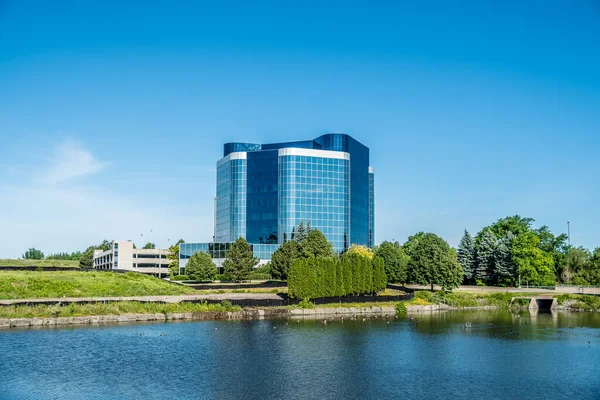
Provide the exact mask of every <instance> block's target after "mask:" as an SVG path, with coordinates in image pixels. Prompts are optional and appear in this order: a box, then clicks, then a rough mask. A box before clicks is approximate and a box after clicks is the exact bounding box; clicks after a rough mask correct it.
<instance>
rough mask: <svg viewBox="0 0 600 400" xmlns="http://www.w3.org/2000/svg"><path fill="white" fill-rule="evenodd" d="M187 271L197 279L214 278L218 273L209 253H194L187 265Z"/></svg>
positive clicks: (191, 276) (187, 273)
mask: <svg viewBox="0 0 600 400" xmlns="http://www.w3.org/2000/svg"><path fill="white" fill-rule="evenodd" d="M185 273H186V275H188V276H189V277H190V278H192V279H193V280H196V281H204V280H213V279H215V275H217V266H216V265H215V263H214V262H213V261H212V258H211V257H210V255H209V254H208V253H205V252H203V251H200V252H197V253H194V254H193V255H192V256H191V257H190V259H189V260H188V262H187V264H186V266H185Z"/></svg>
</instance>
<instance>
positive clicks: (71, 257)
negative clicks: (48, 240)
mask: <svg viewBox="0 0 600 400" xmlns="http://www.w3.org/2000/svg"><path fill="white" fill-rule="evenodd" d="M80 258H81V252H80V251H74V252H72V253H55V254H50V255H48V256H46V258H45V259H46V260H64V261H79V259H80Z"/></svg>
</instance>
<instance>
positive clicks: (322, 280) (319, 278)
mask: <svg viewBox="0 0 600 400" xmlns="http://www.w3.org/2000/svg"><path fill="white" fill-rule="evenodd" d="M386 284H387V280H386V276H385V270H384V266H383V259H382V258H380V257H374V258H373V260H370V259H369V258H368V257H366V256H362V255H360V254H357V253H346V254H344V256H343V257H341V258H334V257H329V258H316V257H309V258H298V259H296V260H295V261H294V262H293V263H292V265H291V267H290V270H289V275H288V294H289V296H290V297H291V298H295V299H304V298H311V299H317V298H322V297H335V296H346V295H361V294H367V293H376V292H379V291H381V290H384V289H385V286H386Z"/></svg>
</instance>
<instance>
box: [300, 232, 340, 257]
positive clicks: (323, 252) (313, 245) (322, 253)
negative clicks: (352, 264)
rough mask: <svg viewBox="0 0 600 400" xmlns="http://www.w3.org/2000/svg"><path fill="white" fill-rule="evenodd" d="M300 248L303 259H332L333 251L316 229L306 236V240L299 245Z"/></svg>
mask: <svg viewBox="0 0 600 400" xmlns="http://www.w3.org/2000/svg"><path fill="white" fill-rule="evenodd" d="M300 245H301V246H302V253H303V255H304V256H305V257H310V256H314V257H334V256H335V251H333V246H332V244H331V243H329V241H328V240H327V238H326V237H325V235H323V233H321V231H319V230H318V229H313V230H311V231H310V234H309V235H308V236H307V238H306V240H304V241H303V242H302V243H300Z"/></svg>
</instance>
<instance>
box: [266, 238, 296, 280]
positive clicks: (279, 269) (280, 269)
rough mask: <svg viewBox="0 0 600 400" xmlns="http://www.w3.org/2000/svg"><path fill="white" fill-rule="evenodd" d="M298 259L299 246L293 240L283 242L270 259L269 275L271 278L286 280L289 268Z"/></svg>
mask: <svg viewBox="0 0 600 400" xmlns="http://www.w3.org/2000/svg"><path fill="white" fill-rule="evenodd" d="M298 257H300V244H299V243H298V242H296V241H295V240H292V241H289V242H285V243H284V244H282V245H281V246H279V248H278V249H277V250H275V252H274V253H273V256H272V257H271V274H272V275H273V278H275V279H281V280H283V281H285V280H287V278H288V271H289V269H290V266H291V265H292V263H293V262H294V260H296V259H297V258H298Z"/></svg>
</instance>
